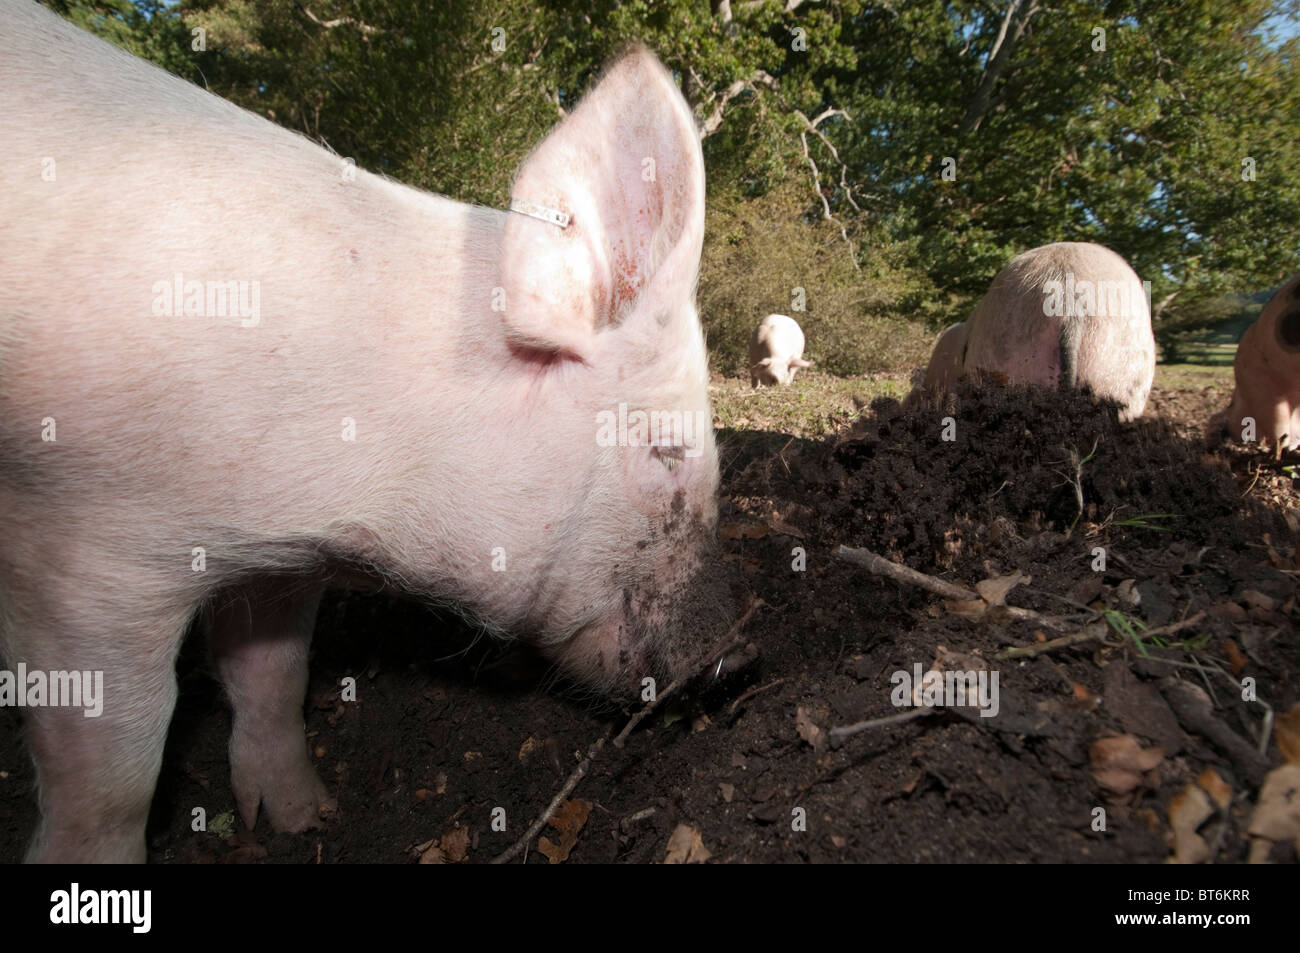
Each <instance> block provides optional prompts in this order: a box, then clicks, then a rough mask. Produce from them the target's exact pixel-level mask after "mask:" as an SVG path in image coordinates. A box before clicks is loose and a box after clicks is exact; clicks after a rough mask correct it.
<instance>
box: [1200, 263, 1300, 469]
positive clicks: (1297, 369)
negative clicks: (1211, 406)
mask: <svg viewBox="0 0 1300 953" xmlns="http://www.w3.org/2000/svg"><path fill="white" fill-rule="evenodd" d="M1232 370H1233V376H1234V377H1235V379H1236V387H1235V388H1234V389H1233V392H1232V403H1231V404H1230V405H1229V406H1228V409H1227V410H1225V411H1223V412H1222V413H1219V414H1217V415H1215V417H1214V419H1213V421H1212V425H1211V426H1212V429H1213V430H1218V431H1219V432H1220V433H1222V432H1223V431H1227V432H1228V433H1230V434H1232V435H1233V436H1234V437H1237V438H1242V439H1245V440H1259V441H1267V442H1269V443H1271V444H1273V446H1274V448H1275V449H1276V450H1278V451H1279V452H1280V451H1282V450H1294V449H1296V448H1297V447H1300V275H1296V276H1294V277H1293V278H1291V280H1289V281H1288V282H1287V283H1286V284H1284V285H1283V286H1282V287H1281V288H1280V289H1279V290H1278V292H1277V294H1275V295H1273V297H1272V298H1270V299H1269V301H1268V304H1266V305H1264V309H1263V310H1262V311H1260V313H1259V318H1258V319H1257V320H1256V321H1255V323H1254V324H1252V325H1251V326H1250V327H1249V328H1247V329H1246V333H1245V334H1243V335H1242V336H1241V341H1240V342H1239V343H1238V344H1237V357H1236V360H1234V361H1233V367H1232Z"/></svg>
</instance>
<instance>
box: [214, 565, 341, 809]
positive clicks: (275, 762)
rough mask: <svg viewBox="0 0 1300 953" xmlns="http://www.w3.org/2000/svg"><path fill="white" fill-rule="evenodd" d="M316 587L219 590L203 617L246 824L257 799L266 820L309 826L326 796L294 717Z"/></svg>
mask: <svg viewBox="0 0 1300 953" xmlns="http://www.w3.org/2000/svg"><path fill="white" fill-rule="evenodd" d="M321 591H322V588H321V587H320V586H319V585H316V584H304V583H302V582H300V581H299V582H291V583H286V582H285V581H283V580H280V581H278V582H276V581H271V582H262V583H257V584H252V585H248V586H245V587H242V588H239V589H236V590H233V591H228V592H224V593H222V595H221V596H220V597H219V598H218V601H217V603H216V605H215V606H214V607H213V609H212V614H211V617H210V626H211V630H210V631H211V639H212V653H213V657H214V659H215V661H216V665H217V670H218V672H219V673H220V675H221V681H222V683H223V684H224V685H225V688H226V694H227V695H228V696H229V698H230V704H231V707H232V708H233V710H234V727H233V729H232V731H231V735H230V781H231V787H232V788H233V789H234V792H235V803H236V804H237V805H238V807H239V814H240V816H241V817H242V818H243V820H244V824H245V825H247V827H248V829H249V830H252V829H253V827H254V825H255V824H256V823H257V809H258V805H259V804H260V805H262V806H264V807H265V808H266V816H267V818H268V819H269V820H270V822H271V826H272V827H274V828H275V829H276V830H278V831H288V832H291V833H296V832H298V831H303V830H306V829H307V828H309V827H317V826H319V824H320V820H321V809H322V808H324V809H325V810H326V811H331V810H333V808H334V802H333V800H332V799H331V798H330V797H329V794H328V792H327V791H326V790H325V786H324V785H323V784H321V781H320V778H318V777H317V776H316V771H315V769H314V768H313V767H312V765H311V759H310V758H309V756H308V752H307V739H306V736H305V734H304V729H303V720H302V706H303V697H304V695H305V694H306V692H307V650H308V648H309V647H310V645H311V635H312V629H313V627H314V625H315V622H316V607H317V606H318V605H319V604H320V597H321Z"/></svg>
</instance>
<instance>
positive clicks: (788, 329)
mask: <svg viewBox="0 0 1300 953" xmlns="http://www.w3.org/2000/svg"><path fill="white" fill-rule="evenodd" d="M812 365H813V362H812V361H805V360H804V359H803V331H802V330H801V329H800V327H799V324H798V322H796V321H795V319H794V318H791V317H788V316H787V315H784V314H769V315H768V316H767V317H766V318H764V319H763V320H762V322H761V323H760V324H759V326H758V327H756V328H755V329H754V334H753V337H751V338H750V339H749V386H750V387H762V386H763V385H765V384H769V385H774V384H789V383H791V382H792V381H793V380H794V375H795V372H796V371H798V370H799V369H800V368H801V367H812Z"/></svg>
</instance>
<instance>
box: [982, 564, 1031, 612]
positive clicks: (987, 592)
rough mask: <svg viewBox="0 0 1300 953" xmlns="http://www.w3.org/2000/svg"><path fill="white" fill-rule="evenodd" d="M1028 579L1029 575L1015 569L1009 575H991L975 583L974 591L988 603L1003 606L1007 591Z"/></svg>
mask: <svg viewBox="0 0 1300 953" xmlns="http://www.w3.org/2000/svg"><path fill="white" fill-rule="evenodd" d="M1029 581H1030V579H1029V577H1028V576H1026V575H1025V574H1024V573H1022V572H1021V571H1020V570H1019V569H1017V570H1016V571H1015V572H1013V573H1011V575H1009V576H993V577H992V578H989V579H985V580H984V581H983V582H977V583H975V591H976V592H978V593H979V594H980V598H982V599H983V600H984V601H985V602H987V603H988V604H989V605H991V606H1004V605H1006V604H1007V593H1008V592H1010V591H1011V590H1012V589H1014V588H1015V587H1016V586H1018V585H1020V584H1021V583H1028V582H1029Z"/></svg>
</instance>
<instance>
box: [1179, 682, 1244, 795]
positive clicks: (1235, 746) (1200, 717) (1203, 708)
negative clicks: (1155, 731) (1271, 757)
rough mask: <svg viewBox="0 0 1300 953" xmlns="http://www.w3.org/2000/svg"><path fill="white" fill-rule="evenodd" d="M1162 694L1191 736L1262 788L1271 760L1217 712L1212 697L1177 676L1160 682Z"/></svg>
mask: <svg viewBox="0 0 1300 953" xmlns="http://www.w3.org/2000/svg"><path fill="white" fill-rule="evenodd" d="M1159 687H1160V693H1161V694H1162V695H1164V696H1165V701H1167V702H1168V703H1169V707H1170V708H1172V709H1173V711H1174V715H1175V716H1177V718H1178V721H1179V723H1180V724H1181V725H1182V726H1183V728H1184V729H1185V730H1187V731H1190V732H1191V733H1192V734H1195V735H1200V736H1201V737H1202V738H1204V739H1205V740H1207V741H1208V742H1210V744H1212V745H1214V747H1216V748H1218V749H1219V750H1220V751H1221V752H1223V753H1224V754H1225V755H1227V757H1228V759H1229V760H1230V761H1231V762H1232V763H1233V764H1234V765H1235V766H1236V767H1237V770H1239V771H1240V772H1241V773H1242V775H1243V776H1244V777H1245V778H1246V780H1247V781H1248V782H1250V785H1251V787H1259V785H1260V784H1262V783H1263V781H1264V775H1266V774H1267V773H1268V768H1269V764H1268V759H1267V758H1266V757H1264V756H1263V755H1261V754H1260V753H1259V752H1258V751H1256V750H1255V748H1254V746H1252V745H1251V744H1250V743H1249V742H1248V741H1246V739H1245V738H1242V737H1241V735H1239V734H1237V733H1236V732H1235V731H1233V730H1232V729H1231V728H1229V727H1228V726H1227V724H1225V723H1224V721H1223V720H1222V719H1221V718H1219V717H1218V716H1217V715H1216V714H1215V713H1214V709H1213V707H1212V706H1211V704H1210V699H1209V696H1208V695H1206V694H1205V692H1204V691H1202V690H1201V689H1200V688H1198V687H1197V686H1195V685H1193V684H1191V683H1190V682H1183V681H1179V680H1178V679H1177V678H1175V677H1174V676H1172V675H1171V676H1169V677H1168V678H1163V679H1161V680H1160V682H1159Z"/></svg>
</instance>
